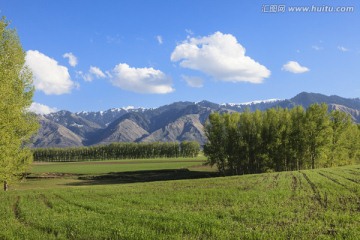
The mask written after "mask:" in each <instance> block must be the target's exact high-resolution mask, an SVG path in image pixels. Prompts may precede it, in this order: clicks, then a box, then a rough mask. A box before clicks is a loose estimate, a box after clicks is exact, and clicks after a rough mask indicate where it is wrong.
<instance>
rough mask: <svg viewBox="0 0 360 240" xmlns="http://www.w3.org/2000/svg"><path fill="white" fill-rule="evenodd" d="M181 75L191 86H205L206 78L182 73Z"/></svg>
mask: <svg viewBox="0 0 360 240" xmlns="http://www.w3.org/2000/svg"><path fill="white" fill-rule="evenodd" d="M181 77H182V79H184V80H185V82H186V83H187V85H188V86H190V87H194V88H201V87H203V86H204V80H203V79H202V78H200V77H195V76H186V75H182V76H181Z"/></svg>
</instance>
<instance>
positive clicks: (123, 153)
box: [33, 142, 200, 162]
mask: <svg viewBox="0 0 360 240" xmlns="http://www.w3.org/2000/svg"><path fill="white" fill-rule="evenodd" d="M199 151H200V145H199V143H197V142H182V143H180V144H179V143H177V142H168V143H166V142H153V143H111V144H109V145H100V146H92V147H76V148H37V149H34V150H33V155H34V160H35V161H48V162H67V161H70V162H72V161H84V160H106V159H144V158H177V157H196V156H197V155H198V154H199Z"/></svg>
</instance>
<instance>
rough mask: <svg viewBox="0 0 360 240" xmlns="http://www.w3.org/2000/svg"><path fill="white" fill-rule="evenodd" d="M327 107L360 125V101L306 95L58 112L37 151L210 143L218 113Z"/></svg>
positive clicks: (47, 118)
mask: <svg viewBox="0 0 360 240" xmlns="http://www.w3.org/2000/svg"><path fill="white" fill-rule="evenodd" d="M313 103H326V104H327V105H328V107H329V110H334V109H336V110H341V111H343V112H346V113H348V114H350V115H351V117H352V119H353V121H354V122H357V123H360V99H359V98H353V99H350V98H343V97H339V96H335V95H333V96H326V95H323V94H318V93H307V92H302V93H300V94H298V95H296V96H295V97H293V98H291V99H285V100H279V99H270V100H263V101H253V102H248V103H226V104H217V103H212V102H209V101H201V102H175V103H172V104H169V105H165V106H161V107H158V108H150V109H145V108H132V107H130V108H129V107H128V108H112V109H109V110H107V111H99V112H85V111H83V112H77V113H72V112H69V111H65V110H62V111H58V112H54V113H50V114H46V115H38V119H39V122H40V125H41V127H40V130H39V132H38V133H37V134H36V135H35V136H34V137H33V139H32V142H31V146H32V147H76V146H91V145H98V144H108V143H113V142H156V141H184V140H190V141H192V140H194V141H198V142H199V143H200V144H204V143H205V141H206V137H205V134H204V131H203V125H204V123H205V121H206V119H207V118H208V116H209V114H210V113H212V112H242V111H244V110H245V109H247V108H248V109H249V110H250V111H255V110H257V109H259V110H266V109H268V108H273V107H282V108H292V107H294V106H297V105H302V106H303V107H305V108H307V107H308V106H309V105H311V104H313Z"/></svg>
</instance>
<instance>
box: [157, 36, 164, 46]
mask: <svg viewBox="0 0 360 240" xmlns="http://www.w3.org/2000/svg"><path fill="white" fill-rule="evenodd" d="M156 40H157V41H158V43H159V44H160V45H161V44H163V38H162V36H160V35H157V36H156Z"/></svg>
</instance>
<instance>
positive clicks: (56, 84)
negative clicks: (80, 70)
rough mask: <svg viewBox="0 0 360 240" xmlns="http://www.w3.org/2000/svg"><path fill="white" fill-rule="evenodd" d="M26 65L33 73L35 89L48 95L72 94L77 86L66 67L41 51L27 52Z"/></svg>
mask: <svg viewBox="0 0 360 240" xmlns="http://www.w3.org/2000/svg"><path fill="white" fill-rule="evenodd" d="M26 65H27V66H29V68H30V69H31V71H32V73H33V76H34V86H35V89H36V90H38V91H43V92H44V93H45V94H47V95H52V94H54V95H61V94H64V93H70V92H71V90H72V89H73V88H74V87H76V86H77V84H75V83H74V82H73V81H72V80H71V77H70V74H69V71H68V69H67V68H66V67H64V66H61V65H59V64H58V62H57V61H56V60H54V59H52V58H50V57H48V56H46V55H45V54H43V53H41V52H39V51H36V50H29V51H27V52H26Z"/></svg>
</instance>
